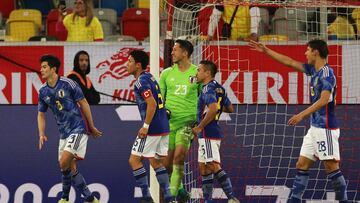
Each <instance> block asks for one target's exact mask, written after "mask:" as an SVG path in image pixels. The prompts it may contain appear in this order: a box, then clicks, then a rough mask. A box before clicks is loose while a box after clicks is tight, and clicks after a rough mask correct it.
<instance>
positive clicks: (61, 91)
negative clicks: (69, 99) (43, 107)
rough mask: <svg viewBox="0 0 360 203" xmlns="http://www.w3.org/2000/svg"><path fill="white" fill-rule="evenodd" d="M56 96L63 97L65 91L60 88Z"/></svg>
mask: <svg viewBox="0 0 360 203" xmlns="http://www.w3.org/2000/svg"><path fill="white" fill-rule="evenodd" d="M57 94H58V96H59V97H60V98H64V97H65V91H64V90H63V89H60V90H59V91H58V92H57Z"/></svg>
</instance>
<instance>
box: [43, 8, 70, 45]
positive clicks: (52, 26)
mask: <svg viewBox="0 0 360 203" xmlns="http://www.w3.org/2000/svg"><path fill="white" fill-rule="evenodd" d="M66 11H67V13H71V12H72V10H71V9H70V8H67V9H66ZM58 18H59V10H57V9H52V10H51V11H50V12H49V14H48V16H47V17H46V31H47V35H48V36H53V37H56V38H57V39H58V40H59V41H65V40H66V38H67V34H66V33H59V32H56V23H57V22H58Z"/></svg>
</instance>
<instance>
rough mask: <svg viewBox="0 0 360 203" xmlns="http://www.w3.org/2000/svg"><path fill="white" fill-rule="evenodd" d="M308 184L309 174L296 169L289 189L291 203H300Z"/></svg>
mask: <svg viewBox="0 0 360 203" xmlns="http://www.w3.org/2000/svg"><path fill="white" fill-rule="evenodd" d="M308 182H309V172H308V171H304V170H299V169H298V171H297V174H296V176H295V180H294V183H293V187H292V189H291V196H290V200H291V201H290V202H292V203H297V202H301V196H302V194H303V193H304V191H305V189H306V187H307V184H308Z"/></svg>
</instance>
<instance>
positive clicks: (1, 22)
mask: <svg viewBox="0 0 360 203" xmlns="http://www.w3.org/2000/svg"><path fill="white" fill-rule="evenodd" d="M3 27H4V22H3V17H2V13H1V12H0V29H1V28H3Z"/></svg>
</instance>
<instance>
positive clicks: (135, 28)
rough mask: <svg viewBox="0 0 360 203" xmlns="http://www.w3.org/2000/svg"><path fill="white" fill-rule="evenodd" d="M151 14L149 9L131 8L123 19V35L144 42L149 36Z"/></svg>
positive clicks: (124, 14) (125, 12) (126, 11)
mask: <svg viewBox="0 0 360 203" xmlns="http://www.w3.org/2000/svg"><path fill="white" fill-rule="evenodd" d="M149 25H150V12H149V9H145V8H142V9H137V8H129V9H126V10H125V11H124V13H123V16H122V19H121V26H122V34H123V35H130V36H133V37H135V38H136V39H137V40H138V41H142V40H143V39H144V38H146V37H147V36H149Z"/></svg>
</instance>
